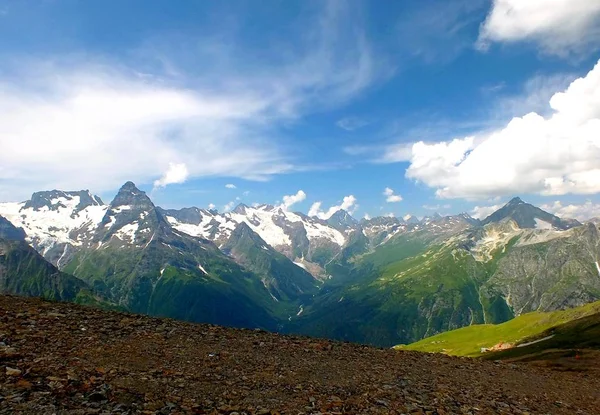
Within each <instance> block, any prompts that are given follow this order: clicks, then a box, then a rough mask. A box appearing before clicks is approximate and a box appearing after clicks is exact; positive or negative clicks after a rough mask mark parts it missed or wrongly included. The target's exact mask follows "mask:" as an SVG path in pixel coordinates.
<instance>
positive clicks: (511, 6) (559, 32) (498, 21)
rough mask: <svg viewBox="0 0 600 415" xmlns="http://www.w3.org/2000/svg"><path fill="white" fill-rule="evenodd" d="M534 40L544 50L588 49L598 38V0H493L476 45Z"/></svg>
mask: <svg viewBox="0 0 600 415" xmlns="http://www.w3.org/2000/svg"><path fill="white" fill-rule="evenodd" d="M519 41H533V42H537V43H539V44H540V46H541V47H542V48H543V50H544V51H545V52H547V53H552V54H558V55H565V54H568V53H569V52H583V51H586V49H587V52H591V51H592V50H594V49H595V47H597V46H598V42H599V41H600V2H599V1H597V0H494V3H493V5H492V9H491V10H490V13H489V14H488V16H487V18H486V20H485V22H484V23H483V24H482V25H481V29H480V33H479V39H478V42H477V45H478V47H480V48H482V49H486V48H487V47H488V46H489V44H490V43H492V42H519Z"/></svg>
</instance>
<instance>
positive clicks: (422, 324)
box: [0, 182, 600, 354]
mask: <svg viewBox="0 0 600 415" xmlns="http://www.w3.org/2000/svg"><path fill="white" fill-rule="evenodd" d="M36 195H37V196H36V197H35V198H32V200H33V201H32V202H31V205H32V206H31V209H34V208H39V209H47V208H48V209H49V208H52V209H59V207H58V206H55V205H52V206H50V207H49V206H48V204H49V203H50V204H51V203H53V202H52V200H58V199H53V198H54V197H57V198H58V197H59V196H60V195H62V196H60V197H62V198H63V199H64V200H65V203H67V204H68V199H67V198H68V197H79V198H80V199H81V200H83V202H81V203H83V205H81V206H91V203H92V202H93V203H96V204H95V205H94V206H98V207H99V208H100V209H101V210H99V212H100V214H101V215H102V214H104V213H105V214H104V217H103V218H102V220H101V221H100V223H99V225H98V221H99V219H100V218H98V219H95V222H93V227H92V228H89V226H88V225H89V223H88V224H86V225H85V226H83V227H81V229H79V228H78V229H76V230H75V231H73V232H72V233H71V234H70V235H69V238H71V240H73V241H75V242H72V243H71V244H70V245H67V244H65V243H62V245H61V243H56V244H54V245H52V243H48V241H47V240H46V239H47V238H46V235H45V234H41V237H39V236H38V238H39V239H38V240H37V243H38V245H36V246H37V249H38V250H39V251H40V252H44V255H45V256H46V258H47V259H49V260H50V261H53V263H55V264H59V265H60V268H61V271H62V272H61V271H59V270H58V269H56V268H55V267H53V266H52V265H51V264H49V263H47V262H45V261H43V258H42V257H41V256H39V255H38V254H37V253H36V252H35V251H34V250H33V249H32V248H29V247H28V246H27V245H26V244H25V242H24V241H23V238H24V236H25V235H24V234H23V232H22V231H21V230H19V229H16V228H14V227H13V226H12V225H10V223H8V222H7V221H1V220H0V232H3V233H4V234H5V237H6V235H10V237H11V238H12V239H17V240H18V242H15V241H12V242H10V243H11V244H12V245H6V247H5V248H4V251H5V252H4V254H2V256H1V260H2V261H4V262H3V264H4V267H5V268H4V269H5V271H4V274H2V273H1V272H2V270H1V269H0V277H2V281H1V282H2V284H4V285H3V287H4V290H5V292H12V293H18V294H24V295H41V296H45V297H48V298H53V299H61V300H69V301H78V302H87V303H92V304H101V305H102V304H110V305H111V306H113V305H114V306H117V307H120V308H121V309H124V310H128V311H132V312H136V313H145V314H150V315H156V316H164V317H173V318H178V319H183V320H189V321H197V322H210V323H216V324H221V325H229V326H237V327H252V328H254V327H260V328H264V329H268V330H278V331H283V332H290V333H301V334H307V335H312V336H320V337H327V338H333V339H340V340H348V341H353V342H360V343H369V344H374V345H377V346H393V345H396V344H407V343H412V342H414V341H417V340H420V339H423V338H425V337H428V336H433V335H436V334H439V333H443V332H447V331H450V330H454V329H458V328H461V327H465V326H470V327H469V330H466V329H465V331H464V332H461V333H462V334H461V335H464V336H466V337H465V342H468V346H456V347H455V349H456V351H452V353H456V354H470V353H473V352H474V351H478V350H479V348H480V347H484V346H487V343H488V342H489V341H492V340H494V341H495V340H498V341H514V340H516V339H517V337H514V336H516V335H518V336H526V335H531V334H532V332H530V331H528V330H529V329H530V325H528V324H529V323H527V322H528V321H530V320H528V319H531V318H533V317H531V316H530V315H529V314H527V313H529V312H544V311H555V310H561V309H565V308H570V307H577V306H581V305H583V304H586V303H590V302H593V301H596V300H598V299H600V275H598V274H599V272H600V271H599V270H598V269H597V264H596V261H597V258H598V257H600V237H599V233H598V227H597V225H594V224H592V223H589V224H585V225H580V224H578V223H577V222H576V221H565V220H562V219H559V218H557V217H555V216H553V215H550V214H549V213H546V212H544V211H542V210H540V209H538V208H536V207H534V206H531V205H528V204H526V203H524V202H523V201H521V200H520V199H518V198H516V199H513V200H512V201H511V202H509V203H508V204H507V205H506V206H504V207H503V208H502V209H500V210H498V211H497V212H496V213H494V214H492V215H491V216H490V217H488V218H487V219H486V220H484V221H483V223H484V225H482V222H480V221H478V220H475V219H473V218H471V217H469V216H468V215H466V214H461V215H456V216H446V217H441V216H439V215H434V216H432V217H431V218H426V219H424V220H423V221H421V222H414V221H413V222H412V223H408V222H405V221H401V220H399V219H396V218H374V219H371V220H368V221H367V220H364V221H361V222H360V223H359V222H357V221H355V220H354V219H353V218H352V217H351V216H350V215H348V214H347V213H346V212H344V211H340V212H337V213H336V214H335V215H334V216H332V218H330V220H329V221H328V222H325V221H320V220H318V219H310V218H306V217H305V216H303V215H301V214H297V215H296V214H294V215H295V216H294V218H293V220H291V221H288V220H287V219H286V214H285V212H283V211H282V210H281V209H280V208H279V209H278V208H276V207H268V209H267V210H263V211H260V214H256V212H257V211H256V210H254V212H255V213H252V210H251V209H250V208H248V207H247V206H244V205H240V206H238V207H237V208H236V209H235V215H237V217H238V219H239V217H242V218H244V220H245V221H240V220H238V222H236V221H233V220H232V219H231V217H227V216H218V214H217V213H216V212H214V211H204V210H199V209H197V208H190V209H183V210H180V211H175V210H169V211H167V210H162V209H160V208H158V207H155V205H154V204H153V203H152V201H151V200H150V198H149V197H148V196H147V195H146V194H145V193H144V192H142V191H140V190H139V189H137V188H136V187H135V185H134V184H133V183H131V182H128V183H126V184H125V185H124V186H123V187H122V188H121V190H120V191H119V193H118V194H117V195H116V197H115V198H114V200H113V201H112V202H111V204H110V205H108V206H100V205H99V204H98V203H100V202H98V201H97V200H96V199H95V198H93V197H92V196H89V193H88V192H84V193H81V192H70V193H65V192H58V191H53V192H40V193H37V194H36ZM86 195H87V196H86ZM63 199H61V200H63ZM34 202H35V203H34ZM266 212H276V213H275V214H274V215H273V216H271V217H267V216H266V215H267V213H266ZM168 215H170V216H168ZM259 216H261V217H259ZM23 217H24V216H23ZM175 217H176V218H178V219H177V220H179V221H180V222H177V220H175V222H176V223H179V224H180V225H181V224H182V223H184V224H186V225H185V226H191V227H187V228H186V227H183V228H180V227H176V226H174V225H173V223H172V222H170V221H169V219H173V218H175ZM207 218H208V219H207ZM308 219H310V220H309V221H308V222H306V223H309V225H310V226H312V228H305V227H304V225H303V223H304V222H302V221H303V220H308ZM261 220H263V221H266V220H268V221H272V223H269V224H268V225H270V226H271V228H268V227H267V228H263V227H262V224H265V223H264V222H260V221H261ZM311 221H312V222H311ZM201 222H202V224H203V225H202V226H205V225H206V229H210V232H208V231H207V232H204V233H202V232H200V233H193V232H192V234H195V235H204V236H206V237H209V238H211V240H210V241H209V240H207V239H203V238H200V237H197V236H191V235H190V234H188V233H184V231H185V232H188V230H189V229H195V228H193V227H194V226H199V224H200V223H201ZM23 223H24V224H27V222H26V221H25V222H23ZM90 223H91V222H90ZM247 223H250V224H252V226H249V225H248V224H247ZM261 223H262V224H261ZM273 225H276V226H278V227H279V229H280V230H281V231H282V232H284V234H285V235H286V236H287V237H288V238H289V240H290V243H289V244H288V245H285V244H284V245H281V246H276V247H272V246H269V245H268V244H267V243H266V242H265V240H264V239H263V238H262V237H261V236H260V235H259V234H258V233H257V232H260V231H261V230H263V229H271V230H273V229H274V228H273ZM78 226H80V225H78ZM33 229H35V228H33ZM178 229H179V230H178ZM253 229H254V230H253ZM257 229H258V230H257ZM307 229H310V230H311V232H312V235H313V238H312V239H310V240H309V239H308V237H307V232H308V231H307ZM318 229H320V230H318ZM335 229H337V231H336V230H335ZM338 231H339V232H341V235H340V233H339V232H338ZM190 232H191V231H190ZM266 232H268V231H266ZM315 232H316V233H317V234H318V235H320V236H317V237H314V235H315ZM319 232H321V233H320V234H319ZM327 232H333V233H334V234H335V235H338V238H337V239H335V238H333V239H332V238H326V237H323V235H327ZM38 235H40V234H39V232H38ZM342 235H343V238H344V239H345V243H344V244H343V246H340V243H338V242H337V241H338V240H339V238H341V237H342ZM267 239H268V238H267ZM213 240H214V241H215V242H212V241H213ZM5 243H6V242H5ZM216 244H218V246H217V245H216ZM49 253H50V254H49ZM290 258H291V259H290ZM292 261H302V262H297V263H300V264H302V265H303V266H307V269H308V271H311V272H314V275H315V277H313V275H311V274H310V273H309V272H308V271H307V270H305V269H303V268H302V267H299V266H297V265H296V264H295V263H294V262H292ZM305 261H306V262H305ZM9 267H10V273H7V271H6V270H7V269H9ZM73 276H75V277H73ZM319 278H321V279H319ZM514 316H522V317H520V319H521V320H519V319H517V320H513V321H512V322H511V323H512V324H515V325H516V326H511V325H510V324H509V325H508V326H506V327H509V330H510V331H514V336H512V337H510V339H504V340H503V339H502V338H504V337H507V334H506V333H507V332H505V331H503V328H502V327H505V326H493V324H499V323H503V322H506V321H508V320H510V319H512V318H513V317H514ZM526 316H529V317H526ZM534 320H535V318H534ZM519 322H524V323H527V324H525V326H526V327H527V328H526V329H522V328H521V327H520V326H519V324H521V323H519ZM534 323H535V324H534ZM550 323H551V324H555V323H557V321H554V320H553V321H551V322H549V323H548V324H550ZM481 324H487V325H484V326H479V325H481ZM532 324H533V325H534V326H535V330H538V329H539V330H545V329H547V328H549V327H550V326H549V325H548V324H546V325H544V324H538V323H537V320H535V321H533V322H532ZM476 325H477V326H476ZM471 327H478V329H471ZM481 327H484V328H482V329H481V332H482V333H483V337H482V338H481V339H480V340H477V338H476V336H477V335H478V334H477V333H478V332H479V328H481ZM492 328H493V329H492ZM488 332H489V334H488ZM518 338H521V337H518ZM511 339H512V340H511ZM482 342H483V343H485V345H484V346H481V345H480V343H482ZM483 343H482V344H483ZM444 348H445V349H449V348H448V347H444ZM447 352H448V351H447Z"/></svg>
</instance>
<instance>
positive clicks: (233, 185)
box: [225, 183, 237, 189]
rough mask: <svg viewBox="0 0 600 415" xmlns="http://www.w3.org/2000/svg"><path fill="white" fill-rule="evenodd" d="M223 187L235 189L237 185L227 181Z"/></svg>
mask: <svg viewBox="0 0 600 415" xmlns="http://www.w3.org/2000/svg"><path fill="white" fill-rule="evenodd" d="M225 188H227V189H237V186H236V185H235V184H231V183H227V184H226V185H225Z"/></svg>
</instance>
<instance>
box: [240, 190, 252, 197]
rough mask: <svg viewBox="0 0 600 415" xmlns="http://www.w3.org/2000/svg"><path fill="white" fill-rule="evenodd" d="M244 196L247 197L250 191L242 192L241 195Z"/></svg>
mask: <svg viewBox="0 0 600 415" xmlns="http://www.w3.org/2000/svg"><path fill="white" fill-rule="evenodd" d="M242 194H243V195H244V196H248V195H249V194H250V190H246V191H244V193H242Z"/></svg>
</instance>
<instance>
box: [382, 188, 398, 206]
mask: <svg viewBox="0 0 600 415" xmlns="http://www.w3.org/2000/svg"><path fill="white" fill-rule="evenodd" d="M383 195H384V196H385V201H386V202H388V203H398V202H401V201H402V196H400V195H397V194H394V190H393V189H390V188H389V187H386V188H385V189H384V190H383Z"/></svg>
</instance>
